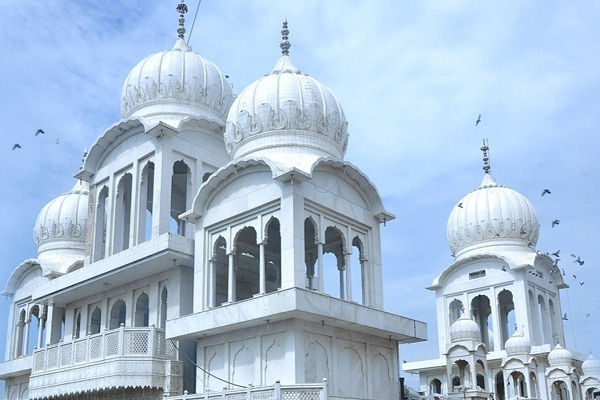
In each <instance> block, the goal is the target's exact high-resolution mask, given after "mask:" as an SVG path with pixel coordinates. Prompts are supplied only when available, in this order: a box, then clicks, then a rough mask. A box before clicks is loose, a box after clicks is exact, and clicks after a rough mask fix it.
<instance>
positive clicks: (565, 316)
mask: <svg viewBox="0 0 600 400" xmlns="http://www.w3.org/2000/svg"><path fill="white" fill-rule="evenodd" d="M562 319H563V320H564V321H568V320H569V318H567V313H565V315H563V317H562Z"/></svg>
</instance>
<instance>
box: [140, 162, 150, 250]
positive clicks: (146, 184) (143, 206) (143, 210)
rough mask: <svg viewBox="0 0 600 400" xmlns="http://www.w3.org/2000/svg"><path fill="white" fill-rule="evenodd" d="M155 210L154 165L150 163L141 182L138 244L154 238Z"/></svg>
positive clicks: (143, 173) (145, 167) (146, 166)
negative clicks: (153, 212) (153, 214)
mask: <svg viewBox="0 0 600 400" xmlns="http://www.w3.org/2000/svg"><path fill="white" fill-rule="evenodd" d="M153 208H154V163H153V162H151V161H148V163H147V164H146V165H145V166H144V169H143V170H142V179H141V181H140V207H139V214H138V221H139V229H138V243H142V242H145V241H146V240H150V238H151V237H152V211H153Z"/></svg>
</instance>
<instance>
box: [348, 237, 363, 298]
mask: <svg viewBox="0 0 600 400" xmlns="http://www.w3.org/2000/svg"><path fill="white" fill-rule="evenodd" d="M350 260H351V261H350V274H349V277H350V278H351V279H352V282H351V285H350V284H349V285H348V288H351V289H352V292H351V294H352V298H349V299H348V300H352V301H355V302H357V303H359V304H366V303H365V300H366V298H367V292H366V282H367V279H368V278H367V271H365V270H364V269H363V260H365V253H364V245H363V242H362V240H360V238H359V237H358V236H355V237H354V238H353V239H352V257H351V258H350ZM346 268H348V266H346ZM348 297H350V296H348Z"/></svg>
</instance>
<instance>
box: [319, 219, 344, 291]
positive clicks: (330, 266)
mask: <svg viewBox="0 0 600 400" xmlns="http://www.w3.org/2000/svg"><path fill="white" fill-rule="evenodd" d="M344 243H345V242H344V236H343V235H342V232H341V231H340V230H339V229H338V228H336V227H333V226H329V227H327V229H326V230H325V244H324V245H323V259H324V263H323V264H324V265H323V270H324V274H323V279H324V280H325V282H324V287H325V293H327V294H330V295H332V296H339V298H340V299H342V300H344V299H345V298H346V284H345V282H344V272H345V270H346V257H345V253H346V248H345V245H344Z"/></svg>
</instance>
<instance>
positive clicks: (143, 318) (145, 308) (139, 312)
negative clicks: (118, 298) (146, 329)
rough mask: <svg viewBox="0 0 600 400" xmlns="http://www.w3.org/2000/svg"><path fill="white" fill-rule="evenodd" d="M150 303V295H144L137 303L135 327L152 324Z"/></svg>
mask: <svg viewBox="0 0 600 400" xmlns="http://www.w3.org/2000/svg"><path fill="white" fill-rule="evenodd" d="M149 304H150V301H149V300H148V295H147V294H146V293H142V294H141V295H140V296H139V297H138V299H137V301H136V302H135V322H134V326H148V325H149V322H150V306H149Z"/></svg>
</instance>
